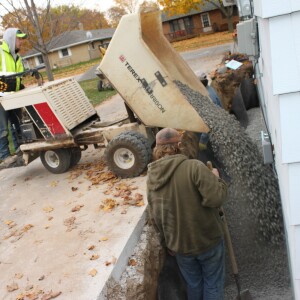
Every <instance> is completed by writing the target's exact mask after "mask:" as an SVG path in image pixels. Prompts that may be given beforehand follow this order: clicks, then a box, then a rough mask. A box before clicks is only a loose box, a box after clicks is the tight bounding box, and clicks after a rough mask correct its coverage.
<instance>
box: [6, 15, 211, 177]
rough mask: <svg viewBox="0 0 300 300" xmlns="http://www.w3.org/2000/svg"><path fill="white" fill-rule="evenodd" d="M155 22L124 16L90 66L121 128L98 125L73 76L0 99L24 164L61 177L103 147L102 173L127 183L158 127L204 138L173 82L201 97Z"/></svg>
mask: <svg viewBox="0 0 300 300" xmlns="http://www.w3.org/2000/svg"><path fill="white" fill-rule="evenodd" d="M161 24H162V23H161V18H160V11H158V10H151V11H144V12H142V11H141V12H139V13H138V14H132V15H126V16H124V17H123V18H122V20H121V22H120V24H119V26H118V28H117V30H116V32H115V34H114V36H113V38H112V41H111V43H110V45H109V47H108V49H107V50H106V53H105V55H104V57H103V59H102V61H101V63H100V65H99V67H98V70H99V71H100V72H101V73H103V74H104V75H105V77H106V78H107V79H108V80H109V81H110V82H111V83H112V85H113V86H114V88H115V89H116V90H117V91H118V93H119V94H120V95H121V96H122V98H123V99H124V102H125V106H126V108H127V112H128V118H126V119H124V120H122V121H121V122H120V120H118V121H116V122H112V123H109V124H108V123H107V122H101V116H99V115H98V114H97V112H96V110H95V108H94V107H93V106H92V105H91V103H90V101H89V99H88V98H87V97H86V95H85V93H84V92H83V90H82V89H81V87H80V85H79V84H78V82H77V81H76V80H75V79H73V78H69V79H61V80H55V81H52V82H47V83H45V84H43V85H42V86H37V87H29V88H26V89H24V90H22V91H19V92H17V93H10V94H5V95H4V97H1V100H0V101H1V104H2V106H3V107H4V109H5V110H19V111H21V112H22V115H21V117H20V132H19V142H20V144H21V146H20V149H21V151H22V153H23V159H24V161H25V165H27V164H29V163H30V162H31V161H33V160H34V159H35V158H37V157H40V159H41V161H42V164H43V165H44V167H45V168H46V169H47V170H49V171H50V172H52V173H56V174H59V173H63V172H66V171H67V170H69V169H70V168H71V167H73V166H75V165H76V164H77V163H78V162H79V161H80V158H81V153H82V151H83V150H85V149H87V147H88V146H89V145H93V146H94V147H96V148H105V155H104V156H105V159H106V162H107V165H108V168H109V169H110V170H111V171H113V172H114V173H115V174H116V175H117V176H120V177H134V176H138V175H139V174H141V173H142V172H143V170H144V169H145V168H146V166H147V164H148V163H149V161H150V160H151V151H152V149H151V147H152V146H153V143H154V140H155V138H154V137H155V134H156V132H157V130H159V129H160V128H164V127H173V128H177V129H181V130H183V131H188V132H208V130H209V129H208V127H207V126H206V124H205V123H204V121H203V120H202V118H201V117H200V116H199V114H198V113H197V112H196V110H195V109H194V108H193V107H192V105H190V104H189V103H188V102H187V100H186V98H185V97H184V95H183V94H182V93H181V92H180V90H179V88H178V87H177V86H176V85H175V83H174V80H180V81H181V82H183V83H185V84H187V85H189V86H190V87H192V88H193V89H195V90H196V91H199V92H200V93H201V94H204V95H207V91H206V89H205V87H204V86H203V85H202V84H201V83H200V82H199V80H198V78H197V77H196V75H195V74H194V72H193V71H192V70H191V69H190V68H189V67H188V65H187V64H186V63H185V61H184V60H183V59H182V58H181V57H180V55H179V54H178V53H177V52H176V51H175V50H174V49H173V48H172V47H171V45H170V43H169V42H168V41H167V39H166V38H165V37H164V35H163V33H162V25H161ZM128 45H130V47H128ZM191 120H192V121H191Z"/></svg>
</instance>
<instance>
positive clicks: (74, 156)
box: [69, 147, 81, 168]
mask: <svg viewBox="0 0 300 300" xmlns="http://www.w3.org/2000/svg"><path fill="white" fill-rule="evenodd" d="M69 150H70V152H71V163H70V168H72V167H74V166H76V165H77V164H78V163H79V161H80V159H81V150H80V148H79V147H74V148H70V149H69Z"/></svg>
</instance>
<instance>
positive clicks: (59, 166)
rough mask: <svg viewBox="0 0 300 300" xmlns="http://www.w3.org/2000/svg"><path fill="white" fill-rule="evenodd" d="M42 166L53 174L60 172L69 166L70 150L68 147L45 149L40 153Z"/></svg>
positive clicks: (66, 169)
mask: <svg viewBox="0 0 300 300" xmlns="http://www.w3.org/2000/svg"><path fill="white" fill-rule="evenodd" d="M40 157H41V161H42V163H43V165H44V167H45V168H46V169H47V170H48V171H49V172H51V173H53V174H61V173H64V172H66V171H68V170H69V168H70V166H71V152H70V150H69V149H54V150H46V151H43V152H41V154H40Z"/></svg>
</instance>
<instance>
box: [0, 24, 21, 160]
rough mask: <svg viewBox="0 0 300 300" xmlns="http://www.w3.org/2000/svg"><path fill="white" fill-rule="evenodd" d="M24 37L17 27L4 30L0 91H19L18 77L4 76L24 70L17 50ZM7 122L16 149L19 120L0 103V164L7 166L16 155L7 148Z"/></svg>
mask: <svg viewBox="0 0 300 300" xmlns="http://www.w3.org/2000/svg"><path fill="white" fill-rule="evenodd" d="M26 37H27V35H26V34H25V33H23V32H21V31H20V30H19V29H18V28H8V29H6V30H5V32H4V35H3V42H2V45H1V46H0V81H1V82H0V92H4V93H5V92H15V91H19V90H20V89H21V87H22V86H21V78H20V77H14V78H13V79H8V80H6V79H5V76H7V75H12V74H15V73H19V72H23V71H24V66H23V63H22V59H21V57H20V55H19V54H18V52H19V50H20V48H21V46H22V43H23V39H25V38H26ZM1 77H2V78H1ZM9 123H10V126H11V132H12V140H13V144H14V148H15V150H17V148H18V147H19V145H18V141H17V133H16V131H17V130H18V127H19V121H18V119H17V116H16V113H15V111H13V110H12V111H5V110H4V108H3V107H2V105H1V103H0V163H1V164H0V166H2V165H3V166H9V165H11V164H12V163H14V162H15V161H16V159H17V156H16V155H13V156H12V155H11V153H10V150H9V142H8V124H9ZM1 161H2V162H1Z"/></svg>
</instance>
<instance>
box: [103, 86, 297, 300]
mask: <svg viewBox="0 0 300 300" xmlns="http://www.w3.org/2000/svg"><path fill="white" fill-rule="evenodd" d="M176 84H177V85H178V87H179V89H180V90H181V92H182V94H183V95H184V96H185V97H186V99H187V100H188V102H189V103H190V104H191V105H192V106H193V107H194V108H195V109H196V111H197V112H198V113H199V115H200V116H201V117H202V119H203V120H204V121H205V123H206V124H207V125H208V127H209V128H210V135H209V136H210V139H209V140H210V141H209V147H208V150H206V151H205V153H202V158H203V157H204V158H203V159H204V161H205V160H211V161H212V162H213V164H214V165H215V166H216V167H217V168H218V169H219V170H220V171H221V176H223V178H224V179H225V181H227V183H228V186H229V197H228V201H227V203H226V204H225V205H224V210H225V213H226V216H227V222H228V225H229V229H230V232H231V238H232V242H233V247H234V251H235V255H236V259H237V264H238V268H239V275H240V283H241V287H242V290H244V289H248V290H249V291H250V294H251V295H252V297H253V299H260V300H277V299H278V300H279V299H284V300H290V299H293V296H292V291H291V286H290V278H289V268H288V261H287V253H286V247H285V240H284V228H283V220H282V209H281V203H280V195H279V187H278V182H277V178H276V174H275V173H274V170H273V169H272V168H271V167H270V166H268V165H264V163H263V158H262V153H261V151H260V150H261V149H259V147H258V145H259V141H257V143H256V142H255V141H254V135H255V136H257V135H258V134H259V130H261V129H262V127H263V122H262V118H261V112H260V108H257V109H252V112H251V114H250V113H249V119H250V122H249V126H248V127H247V130H245V129H244V128H243V127H241V126H240V123H239V122H238V121H237V120H236V119H235V117H234V116H232V115H230V114H228V112H227V111H225V110H223V109H220V108H218V107H217V106H215V105H214V104H213V103H212V102H211V100H210V99H209V98H207V97H205V96H202V95H201V94H199V93H198V92H196V91H194V90H192V89H190V88H189V87H188V86H186V85H184V84H182V83H180V82H176ZM251 135H252V136H251ZM131 259H132V260H131V262H130V261H129V264H128V267H127V268H126V270H125V272H124V273H123V275H122V278H121V280H120V281H119V282H113V281H111V282H110V284H108V293H107V299H126V300H129V299H151V300H152V299H159V300H176V299H180V300H185V299H186V296H185V285H184V282H183V280H182V277H181V275H180V273H179V271H178V268H177V265H176V262H175V260H174V258H173V257H171V256H168V255H165V253H163V250H162V249H161V247H160V245H159V242H158V239H157V236H156V233H155V231H154V229H153V227H152V226H151V225H149V224H146V225H145V227H144V231H143V234H142V236H141V239H140V241H139V243H138V245H137V246H136V249H135V251H134V253H133V255H132V258H131ZM231 274H232V273H231V266H230V262H229V258H228V257H227V258H226V282H225V300H230V299H235V297H236V296H237V287H236V284H235V281H234V279H233V277H232V275H231ZM216 300H217V299H216Z"/></svg>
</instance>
